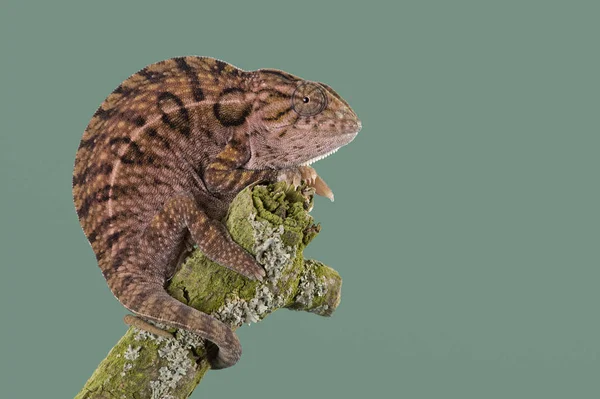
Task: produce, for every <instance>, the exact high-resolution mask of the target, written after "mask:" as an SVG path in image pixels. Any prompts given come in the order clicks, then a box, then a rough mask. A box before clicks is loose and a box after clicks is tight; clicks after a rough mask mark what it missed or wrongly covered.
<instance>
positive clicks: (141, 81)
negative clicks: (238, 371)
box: [73, 56, 361, 368]
mask: <svg viewBox="0 0 600 399" xmlns="http://www.w3.org/2000/svg"><path fill="white" fill-rule="evenodd" d="M360 129H361V123H360V121H359V119H358V118H357V116H356V114H355V113H354V111H353V110H352V109H351V108H350V106H349V105H348V103H347V102H346V101H344V100H343V99H342V98H341V97H340V96H339V95H338V94H337V93H336V92H335V91H333V89H331V88H330V87H329V86H327V85H325V84H323V83H317V82H310V81H306V80H303V79H300V78H298V77H296V76H293V75H290V74H288V73H285V72H282V71H279V70H274V69H259V70H256V71H243V70H240V69H238V68H236V67H234V66H232V65H230V64H228V63H225V62H222V61H219V60H216V59H213V58H208V57H194V56H189V57H180V58H173V59H169V60H165V61H161V62H158V63H155V64H152V65H149V66H147V67H146V68H144V69H142V70H141V71H139V72H137V73H136V74H134V75H132V76H130V77H129V78H128V79H127V80H125V81H124V82H123V83H122V84H121V85H120V86H118V87H117V88H116V89H115V90H114V91H113V92H112V93H111V94H110V95H109V96H108V97H107V98H106V100H105V101H104V102H103V103H102V105H101V106H100V108H98V110H97V111H96V113H95V114H94V115H93V117H92V119H91V121H90V123H89V125H88V126H87V128H86V129H85V132H84V134H83V138H82V140H81V143H80V145H79V149H78V151H77V156H76V160H75V168H74V173H73V197H74V201H75V207H76V209H77V214H78V217H79V220H80V223H81V226H82V228H83V231H84V233H85V235H86V236H87V238H88V240H89V242H90V244H91V246H92V248H93V250H94V252H95V254H96V258H97V261H98V265H99V266H100V269H101V270H102V274H103V275H104V277H105V278H106V281H107V282H108V285H109V287H110V289H111V291H112V292H113V294H114V295H115V296H116V297H117V298H118V300H119V301H120V302H121V303H122V304H123V305H124V306H125V307H126V308H127V309H129V310H130V311H132V312H133V313H135V314H136V315H138V316H140V317H142V318H143V319H148V320H152V321H158V322H163V323H165V324H168V325H171V326H174V327H177V328H183V329H185V330H189V331H192V332H194V333H197V334H199V335H201V336H202V337H204V338H206V339H207V340H209V341H211V342H212V343H214V344H215V345H216V346H217V347H218V352H217V353H216V355H215V356H214V358H213V359H212V361H211V364H212V367H213V368H225V367H229V366H231V365H233V364H235V363H236V362H237V361H238V359H239V357H240V355H241V346H240V343H239V341H238V339H237V336H236V335H235V334H234V333H233V331H232V330H231V329H230V328H229V327H228V326H227V325H225V324H223V323H222V322H220V321H218V320H216V319H214V318H213V317H211V316H209V315H207V314H204V313H202V312H200V311H198V310H196V309H193V308H191V307H189V306H187V305H185V304H183V303H181V302H179V301H177V300H176V299H174V298H172V297H171V296H169V295H168V293H167V292H166V291H165V288H164V286H165V284H166V282H167V281H168V280H169V278H170V277H171V276H172V275H173V274H174V272H175V271H176V268H177V267H178V265H179V264H180V263H181V261H182V260H183V258H184V257H185V256H186V255H187V254H189V252H190V248H191V246H190V243H196V244H197V245H198V247H199V248H200V249H201V250H202V252H204V254H205V255H206V256H207V257H209V258H210V259H212V260H214V261H215V262H217V263H219V264H221V265H223V266H225V267H228V268H230V269H232V270H234V271H236V272H238V273H240V274H242V275H244V276H246V277H248V278H250V279H262V278H263V276H264V275H265V271H264V269H263V268H262V267H261V266H260V265H259V264H258V263H257V262H256V260H255V259H254V257H253V256H251V255H250V254H249V253H248V252H246V251H245V250H244V249H242V248H241V247H240V246H239V245H237V244H236V243H235V242H233V240H232V239H231V238H230V236H229V234H228V232H227V231H226V229H225V228H224V226H223V224H222V223H221V220H222V219H223V217H224V216H225V215H226V212H227V210H228V206H229V204H230V203H231V201H232V200H233V198H234V197H235V195H236V194H237V193H239V192H240V191H241V190H242V189H243V188H245V187H246V186H248V185H251V184H254V183H257V182H273V181H278V180H279V181H280V180H285V181H288V182H290V183H293V184H296V185H297V184H299V183H300V180H304V181H307V182H308V183H309V184H312V185H314V186H315V188H316V189H317V193H318V194H323V192H325V195H327V191H328V189H324V188H322V187H321V188H320V189H319V187H318V184H316V183H317V182H318V181H319V178H318V176H317V174H316V172H315V171H314V169H312V168H311V167H309V166H308V165H310V164H311V163H312V162H314V161H315V160H318V159H321V158H323V157H325V156H327V155H329V154H330V153H332V152H335V151H336V150H337V149H338V148H340V147H342V146H344V145H346V144H348V143H349V142H350V141H352V139H354V137H355V136H356V134H357V133H358V131H359V130H360ZM321 182H322V181H321ZM323 185H324V183H323ZM324 187H326V185H325V186H324ZM319 191H321V193H320V192H319Z"/></svg>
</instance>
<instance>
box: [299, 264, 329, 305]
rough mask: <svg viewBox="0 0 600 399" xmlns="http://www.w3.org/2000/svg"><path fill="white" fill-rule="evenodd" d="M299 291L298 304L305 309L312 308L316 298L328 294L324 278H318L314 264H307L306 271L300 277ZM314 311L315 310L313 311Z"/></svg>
mask: <svg viewBox="0 0 600 399" xmlns="http://www.w3.org/2000/svg"><path fill="white" fill-rule="evenodd" d="M298 289H299V290H298V294H297V296H296V303H299V304H301V305H302V306H304V307H305V308H310V307H311V306H312V304H313V301H314V300H315V298H316V297H322V296H323V295H325V293H326V292H327V287H326V284H325V281H324V278H323V277H320V276H317V274H316V273H315V270H314V265H313V264H312V263H308V262H307V267H306V271H305V272H304V273H303V274H302V275H301V276H300V284H299V285H298ZM325 306H327V305H325ZM319 310H323V309H319ZM325 310H326V309H325ZM312 311H315V310H314V309H313V310H312ZM317 313H318V312H317Z"/></svg>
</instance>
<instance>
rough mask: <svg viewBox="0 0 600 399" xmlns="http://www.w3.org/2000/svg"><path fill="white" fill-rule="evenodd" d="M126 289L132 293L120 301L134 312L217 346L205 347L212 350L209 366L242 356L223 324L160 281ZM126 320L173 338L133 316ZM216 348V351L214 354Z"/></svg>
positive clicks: (224, 364)
mask: <svg viewBox="0 0 600 399" xmlns="http://www.w3.org/2000/svg"><path fill="white" fill-rule="evenodd" d="M129 289H130V290H131V291H132V292H135V295H128V296H127V299H126V300H123V301H122V304H123V305H124V306H125V307H126V308H127V309H129V310H130V311H132V312H134V313H135V314H136V315H138V316H140V317H142V318H143V319H145V320H151V321H154V322H159V323H166V324H168V325H169V326H172V327H177V328H183V329H185V330H188V331H191V332H193V333H196V334H198V335H200V336H202V338H204V339H207V340H208V341H210V342H211V343H213V344H214V345H215V346H216V347H214V346H209V347H208V348H209V349H211V352H213V353H210V361H211V368H212V369H223V368H227V367H231V366H233V365H234V364H235V363H237V361H238V360H239V359H240V356H241V355H242V347H241V345H240V341H239V340H238V338H237V336H236V335H235V333H234V332H233V331H232V330H231V329H230V328H229V326H227V325H226V324H224V323H222V322H221V321H219V320H217V319H215V318H213V317H212V316H210V315H208V314H205V313H202V312H200V311H199V310H196V309H194V308H192V307H190V306H188V305H186V304H184V303H182V302H179V301H178V300H177V299H175V298H173V297H171V296H170V295H169V294H168V293H167V291H165V289H164V288H163V287H162V286H161V285H160V284H156V283H152V282H142V281H139V282H138V283H133V284H132V285H130V286H129ZM125 323H127V324H130V325H134V326H136V327H139V328H141V329H144V330H148V331H150V332H152V333H155V334H157V335H162V336H167V337H172V335H171V334H170V333H168V332H166V331H163V330H161V329H159V328H158V327H153V326H152V325H149V324H147V323H146V322H143V321H140V319H137V318H135V317H132V316H127V317H126V318H125ZM215 350H216V351H217V352H216V353H214V352H215Z"/></svg>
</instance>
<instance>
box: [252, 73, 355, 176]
mask: <svg viewBox="0 0 600 399" xmlns="http://www.w3.org/2000/svg"><path fill="white" fill-rule="evenodd" d="M257 72H258V74H259V76H260V75H263V76H262V78H259V79H258V82H259V89H258V95H257V101H256V104H255V111H256V112H255V119H254V121H253V122H254V124H255V126H257V128H256V129H255V132H256V133H255V134H252V135H251V137H250V146H251V148H252V157H251V159H250V161H249V162H248V164H247V166H246V167H248V168H256V169H263V168H271V169H284V168H289V167H293V166H299V165H310V164H311V163H313V162H316V161H318V160H319V159H322V158H325V157H326V156H328V155H330V154H332V153H334V152H336V151H337V150H338V149H339V148H340V147H342V146H344V145H346V144H348V143H350V142H351V141H352V140H353V139H354V137H356V135H357V134H358V132H359V131H360V129H361V127H362V126H361V122H360V120H359V119H358V117H357V116H356V114H355V113H354V111H353V110H352V108H350V105H348V103H347V102H346V101H345V100H344V99H342V97H340V95H339V94H337V93H336V92H335V91H334V90H333V89H332V88H331V87H329V86H327V85H325V84H323V83H319V82H311V81H306V80H302V79H299V78H296V77H295V76H293V75H288V74H285V73H283V72H280V71H272V70H259V71H257Z"/></svg>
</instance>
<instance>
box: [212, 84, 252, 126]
mask: <svg viewBox="0 0 600 399" xmlns="http://www.w3.org/2000/svg"><path fill="white" fill-rule="evenodd" d="M251 110H252V104H251V103H250V102H249V101H247V100H246V98H245V92H244V91H243V90H242V89H240V88H237V87H230V88H227V89H225V90H223V92H222V93H221V96H220V97H219V99H218V101H217V102H216V103H215V105H214V106H213V112H214V115H215V118H217V120H218V121H219V122H220V123H221V125H223V126H226V127H230V126H240V125H241V124H243V123H244V122H245V121H246V117H247V116H248V115H249V114H250V111H251Z"/></svg>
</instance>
